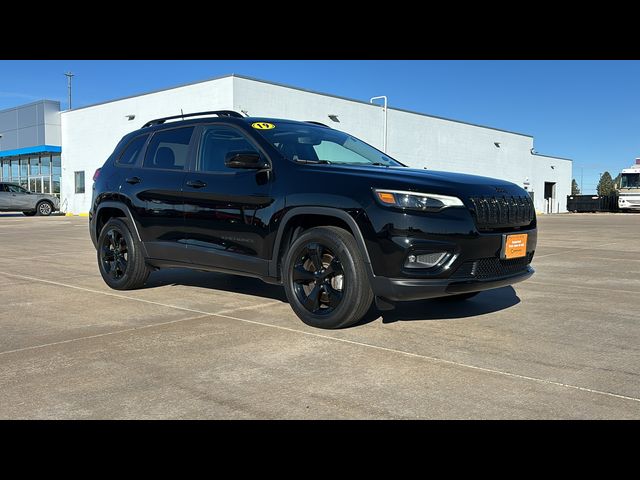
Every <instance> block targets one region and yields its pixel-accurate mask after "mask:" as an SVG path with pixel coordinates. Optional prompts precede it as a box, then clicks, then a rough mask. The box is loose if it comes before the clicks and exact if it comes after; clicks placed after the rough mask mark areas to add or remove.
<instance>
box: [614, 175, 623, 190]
mask: <svg viewBox="0 0 640 480" xmlns="http://www.w3.org/2000/svg"><path fill="white" fill-rule="evenodd" d="M621 179H622V174H621V173H619V174H618V176H616V178H614V179H613V185H614V186H615V187H616V188H618V187H619V186H620V180H621Z"/></svg>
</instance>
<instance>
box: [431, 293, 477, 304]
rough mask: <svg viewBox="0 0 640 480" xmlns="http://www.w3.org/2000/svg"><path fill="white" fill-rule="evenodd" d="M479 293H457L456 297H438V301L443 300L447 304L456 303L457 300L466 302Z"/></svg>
mask: <svg viewBox="0 0 640 480" xmlns="http://www.w3.org/2000/svg"><path fill="white" fill-rule="evenodd" d="M479 293H480V292H468V293H459V294H457V295H447V296H446V297H440V298H439V299H438V300H445V301H447V302H456V301H458V300H460V301H462V300H468V299H470V298H473V297H475V296H476V295H478V294H479Z"/></svg>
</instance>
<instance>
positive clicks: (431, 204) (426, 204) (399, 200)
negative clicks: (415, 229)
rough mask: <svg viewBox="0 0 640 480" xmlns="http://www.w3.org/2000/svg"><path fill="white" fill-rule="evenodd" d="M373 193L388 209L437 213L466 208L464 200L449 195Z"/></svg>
mask: <svg viewBox="0 0 640 480" xmlns="http://www.w3.org/2000/svg"><path fill="white" fill-rule="evenodd" d="M373 192H374V194H375V197H376V199H377V200H378V202H380V203H381V204H382V205H385V206H387V207H398V208H409V209H411V210H421V211H423V212H437V211H439V210H442V209H443V208H448V207H464V204H463V203H462V200H460V199H459V198H458V197H450V196H448V195H438V194H435V193H418V192H405V191H402V190H379V189H377V188H374V189H373Z"/></svg>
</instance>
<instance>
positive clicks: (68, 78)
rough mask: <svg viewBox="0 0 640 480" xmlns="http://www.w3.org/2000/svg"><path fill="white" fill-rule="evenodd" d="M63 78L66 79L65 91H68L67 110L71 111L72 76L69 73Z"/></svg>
mask: <svg viewBox="0 0 640 480" xmlns="http://www.w3.org/2000/svg"><path fill="white" fill-rule="evenodd" d="M65 76H66V77H67V89H68V90H69V110H71V78H72V77H73V76H74V75H73V73H71V72H67V73H65Z"/></svg>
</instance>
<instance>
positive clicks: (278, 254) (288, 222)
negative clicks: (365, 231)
mask: <svg viewBox="0 0 640 480" xmlns="http://www.w3.org/2000/svg"><path fill="white" fill-rule="evenodd" d="M326 225H333V226H338V227H342V228H345V227H347V228H345V230H347V231H348V232H350V233H351V234H352V235H353V237H354V238H355V240H356V245H357V246H358V249H359V250H360V253H361V254H362V258H363V259H364V263H365V268H366V270H367V273H368V274H369V276H370V277H371V276H373V269H372V267H371V259H370V257H369V252H368V251H367V247H366V244H365V242H364V237H363V236H362V232H361V231H360V227H358V224H357V223H356V221H355V219H354V218H353V217H352V216H351V215H349V214H348V213H347V212H345V211H344V210H339V209H337V208H331V207H294V208H292V209H291V210H289V211H288V212H287V213H286V214H285V215H284V216H283V217H282V221H281V222H280V226H279V227H278V233H277V234H276V238H275V241H274V246H273V255H272V257H271V262H270V264H269V275H270V276H272V277H277V278H280V264H281V261H282V258H283V257H284V254H285V253H286V251H287V247H288V246H289V245H290V244H291V243H292V242H293V240H294V238H295V236H297V235H296V230H297V228H298V227H302V228H303V229H307V228H312V227H314V226H326Z"/></svg>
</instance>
